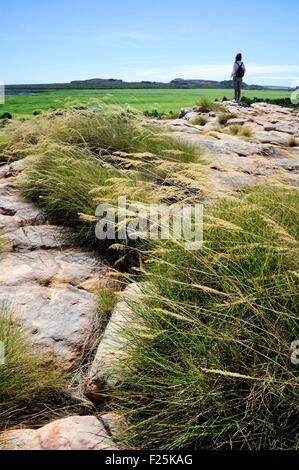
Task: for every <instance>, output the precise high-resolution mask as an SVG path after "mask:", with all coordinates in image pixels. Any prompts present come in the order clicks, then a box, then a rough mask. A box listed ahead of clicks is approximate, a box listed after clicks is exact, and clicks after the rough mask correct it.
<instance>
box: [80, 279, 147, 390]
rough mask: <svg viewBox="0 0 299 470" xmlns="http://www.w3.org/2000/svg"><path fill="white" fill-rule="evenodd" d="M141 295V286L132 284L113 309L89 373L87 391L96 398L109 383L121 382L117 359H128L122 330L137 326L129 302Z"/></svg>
mask: <svg viewBox="0 0 299 470" xmlns="http://www.w3.org/2000/svg"><path fill="white" fill-rule="evenodd" d="M141 297H142V292H141V289H140V287H139V286H138V285H137V284H131V285H129V286H128V287H127V288H126V289H125V291H124V292H123V293H122V300H120V301H119V302H118V303H117V305H116V307H115V309H114V310H113V312H112V315H111V319H110V321H109V323H108V326H107V328H106V330H105V332H104V335H103V338H102V340H101V342H100V344H99V347H98V350H97V353H96V356H95V359H94V361H93V363H92V365H91V368H90V370H89V373H88V377H87V381H86V392H87V393H88V395H89V396H93V397H94V398H96V397H97V394H98V392H99V391H100V390H101V388H102V387H105V386H107V385H108V386H110V387H113V386H115V385H116V384H117V383H118V382H119V380H120V377H118V376H117V375H116V373H115V361H116V360H118V361H119V360H126V351H125V346H126V344H127V340H126V339H125V338H124V336H123V335H122V334H121V330H123V329H124V328H127V327H129V326H130V327H131V328H134V327H136V324H133V322H132V315H131V313H132V311H131V307H130V305H129V304H128V302H130V301H131V302H132V301H134V302H136V301H138V299H140V298H141Z"/></svg>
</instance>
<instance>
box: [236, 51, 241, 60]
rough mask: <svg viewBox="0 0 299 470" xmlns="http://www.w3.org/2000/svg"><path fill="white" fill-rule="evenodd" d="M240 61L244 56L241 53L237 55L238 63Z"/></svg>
mask: <svg viewBox="0 0 299 470" xmlns="http://www.w3.org/2000/svg"><path fill="white" fill-rule="evenodd" d="M239 60H242V54H241V52H239V53H238V54H237V55H236V62H239Z"/></svg>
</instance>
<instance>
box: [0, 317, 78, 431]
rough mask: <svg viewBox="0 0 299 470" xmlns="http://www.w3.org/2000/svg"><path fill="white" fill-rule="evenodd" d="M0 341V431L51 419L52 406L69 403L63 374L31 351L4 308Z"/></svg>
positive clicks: (36, 424)
mask: <svg viewBox="0 0 299 470" xmlns="http://www.w3.org/2000/svg"><path fill="white" fill-rule="evenodd" d="M0 341H2V342H3V345H4V352H5V361H4V364H0V430H1V431H2V430H4V429H6V428H7V427H13V426H17V425H20V424H23V425H28V426H34V427H35V426H38V425H39V424H40V423H43V424H45V422H46V421H47V420H48V419H50V418H51V417H52V418H53V416H54V411H53V412H52V411H51V410H53V409H54V407H56V409H57V410H58V408H59V409H60V411H61V409H62V408H65V409H67V407H68V406H70V404H71V400H70V397H68V396H67V392H66V387H67V382H66V376H65V375H64V374H63V373H61V372H60V371H59V370H58V369H57V367H55V366H53V365H50V364H49V363H46V362H45V361H44V360H43V359H42V358H41V357H39V356H38V355H37V354H35V353H34V352H33V350H32V347H31V346H29V345H28V343H27V342H26V340H25V337H24V334H23V333H22V331H21V330H20V329H19V327H17V326H16V324H15V323H14V322H13V321H12V319H11V314H10V312H9V311H7V309H5V308H2V309H1V311H0Z"/></svg>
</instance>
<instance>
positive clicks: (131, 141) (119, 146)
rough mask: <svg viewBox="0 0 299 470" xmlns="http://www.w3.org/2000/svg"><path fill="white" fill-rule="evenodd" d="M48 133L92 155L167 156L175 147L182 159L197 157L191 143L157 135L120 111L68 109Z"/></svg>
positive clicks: (55, 139)
mask: <svg viewBox="0 0 299 470" xmlns="http://www.w3.org/2000/svg"><path fill="white" fill-rule="evenodd" d="M48 136H49V138H50V139H51V140H54V141H55V142H58V143H64V144H70V145H76V146H81V147H85V148H86V147H87V148H88V149H89V150H90V151H91V152H92V153H93V154H95V155H103V154H104V155H105V154H108V155H109V154H111V153H113V152H116V151H121V152H127V153H142V152H150V153H152V154H155V155H158V156H160V157H166V158H167V157H169V152H171V151H178V150H179V151H180V152H181V153H180V158H179V159H180V161H182V162H186V163H188V162H196V161H198V159H199V151H198V150H197V149H196V148H195V147H194V146H192V145H190V144H186V143H182V142H178V141H177V140H174V139H173V138H172V137H171V136H167V135H165V134H163V135H161V133H160V131H159V129H158V128H155V127H150V126H147V127H142V126H141V125H140V123H139V122H138V121H134V120H132V119H131V118H130V117H128V116H126V115H123V114H113V115H107V114H99V113H93V112H72V113H69V114H68V115H67V116H65V117H63V118H62V119H58V120H57V121H56V122H55V123H54V124H53V126H51V127H50V129H49V135H48Z"/></svg>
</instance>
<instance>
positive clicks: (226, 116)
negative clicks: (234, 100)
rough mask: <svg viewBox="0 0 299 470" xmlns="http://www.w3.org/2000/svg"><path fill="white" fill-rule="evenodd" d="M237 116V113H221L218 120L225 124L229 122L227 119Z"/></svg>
mask: <svg viewBox="0 0 299 470" xmlns="http://www.w3.org/2000/svg"><path fill="white" fill-rule="evenodd" d="M236 117H237V115H236V114H233V113H220V114H219V115H218V122H219V124H220V125H221V126H225V125H226V124H227V121H229V120H230V119H233V118H236Z"/></svg>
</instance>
